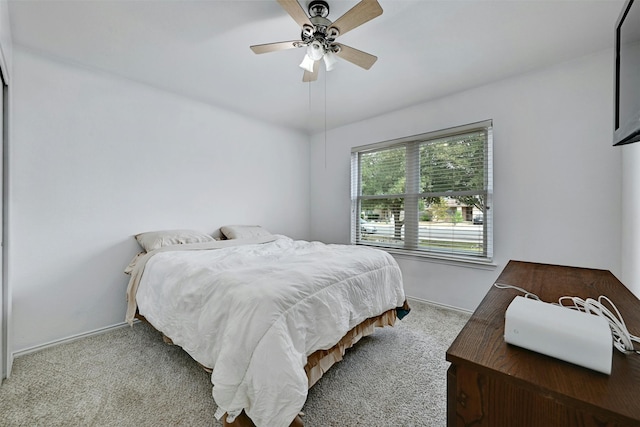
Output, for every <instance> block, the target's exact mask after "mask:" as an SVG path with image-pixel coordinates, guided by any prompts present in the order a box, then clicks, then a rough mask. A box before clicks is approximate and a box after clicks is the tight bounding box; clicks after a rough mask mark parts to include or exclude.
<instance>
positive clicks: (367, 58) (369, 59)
mask: <svg viewBox="0 0 640 427" xmlns="http://www.w3.org/2000/svg"><path fill="white" fill-rule="evenodd" d="M336 44H337V45H338V46H340V51H339V52H337V53H336V55H338V56H339V57H340V58H342V59H344V60H345V61H349V62H351V63H352V64H356V65H357V66H358V67H362V68H364V69H365V70H368V69H369V68H371V66H372V65H373V64H375V62H376V61H377V60H378V57H377V56H373V55H371V54H369V53H367V52H363V51H361V50H358V49H355V48H353V47H350V46H347V45H346V44H342V43H336Z"/></svg>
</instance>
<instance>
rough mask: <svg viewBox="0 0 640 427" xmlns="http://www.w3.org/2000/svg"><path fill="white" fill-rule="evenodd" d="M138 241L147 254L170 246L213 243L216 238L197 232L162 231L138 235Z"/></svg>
mask: <svg viewBox="0 0 640 427" xmlns="http://www.w3.org/2000/svg"><path fill="white" fill-rule="evenodd" d="M136 240H137V241H138V243H139V244H140V246H142V249H144V250H145V251H147V252H151V251H153V250H156V249H159V248H161V247H163V246H169V245H184V244H188V243H203V242H212V241H214V238H213V237H211V236H209V235H208V234H205V233H202V232H200V231H196V230H160V231H148V232H146V233H140V234H136Z"/></svg>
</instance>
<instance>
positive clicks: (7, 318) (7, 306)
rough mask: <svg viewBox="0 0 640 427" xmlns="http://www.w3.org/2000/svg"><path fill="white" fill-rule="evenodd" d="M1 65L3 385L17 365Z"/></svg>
mask: <svg viewBox="0 0 640 427" xmlns="http://www.w3.org/2000/svg"><path fill="white" fill-rule="evenodd" d="M2 59H3V60H2V61H1V64H0V65H1V66H0V85H1V86H2V87H1V88H0V90H2V117H0V120H2V135H0V137H1V138H2V141H0V143H1V144H2V159H1V161H2V183H1V185H0V192H1V193H2V194H1V195H0V200H1V201H2V202H1V203H2V206H0V209H2V223H1V224H0V227H1V228H2V230H0V233H2V234H1V237H0V246H1V247H2V258H1V259H0V263H1V264H0V293H1V294H2V298H0V304H1V307H0V328H1V329H0V385H2V381H3V380H4V379H5V378H9V376H10V375H11V367H12V366H13V354H12V352H11V342H12V341H11V328H10V324H11V307H12V304H11V292H10V289H9V280H8V277H7V263H8V258H7V229H8V227H7V224H8V223H7V215H8V200H7V196H8V194H9V193H8V176H9V174H8V170H9V156H8V152H9V151H8V150H9V83H8V78H7V72H6V66H5V62H4V55H2Z"/></svg>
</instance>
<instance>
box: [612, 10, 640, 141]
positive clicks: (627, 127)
mask: <svg viewBox="0 0 640 427" xmlns="http://www.w3.org/2000/svg"><path fill="white" fill-rule="evenodd" d="M614 90H615V99H614V124H613V145H624V144H630V143H632V142H638V141H640V0H635V1H634V0H627V2H626V3H625V5H624V7H623V9H622V13H621V14H620V17H619V18H618V22H617V23H616V41H615V89H614Z"/></svg>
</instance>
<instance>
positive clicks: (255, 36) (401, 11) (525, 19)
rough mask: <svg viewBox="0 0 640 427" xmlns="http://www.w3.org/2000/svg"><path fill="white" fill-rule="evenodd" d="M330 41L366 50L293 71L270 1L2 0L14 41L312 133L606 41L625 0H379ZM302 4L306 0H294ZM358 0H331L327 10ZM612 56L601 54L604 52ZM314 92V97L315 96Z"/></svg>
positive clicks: (294, 60) (279, 14)
mask: <svg viewBox="0 0 640 427" xmlns="http://www.w3.org/2000/svg"><path fill="white" fill-rule="evenodd" d="M379 2H380V4H381V6H382V8H383V10H384V13H383V14H382V16H380V17H378V18H376V19H374V20H372V21H370V22H368V23H366V24H364V25H362V26H361V27H358V28H356V29H354V30H353V31H351V32H349V33H348V34H345V35H344V36H342V37H340V38H339V39H338V40H339V41H340V42H342V43H344V44H347V45H349V46H352V47H355V48H358V49H360V50H364V51H366V52H368V53H371V54H374V55H376V56H378V58H379V59H378V61H377V62H376V63H375V64H374V66H373V67H372V68H371V69H370V70H368V71H365V70H363V69H361V68H359V67H357V66H355V65H353V64H351V63H348V62H345V61H342V60H340V63H339V65H338V67H337V68H336V69H335V70H334V71H331V72H330V73H325V72H324V70H321V72H320V76H319V79H318V81H316V82H314V83H302V69H300V68H299V67H298V64H299V63H300V61H301V60H302V57H303V56H304V51H303V50H301V49H294V50H288V51H280V52H274V53H268V54H263V55H255V54H254V53H253V52H252V51H251V50H250V49H249V46H250V45H253V44H263V43H270V42H276V41H287V40H296V39H299V35H300V28H299V27H298V25H297V24H296V23H295V22H294V21H293V19H292V18H291V17H290V16H289V15H288V14H287V13H286V12H285V11H284V10H283V9H282V8H281V7H280V5H279V4H278V3H277V2H276V1H275V0H259V1H256V0H254V1H238V0H233V1H219V0H199V1H195V0H118V1H102V0H64V1H56V0H28V1H26V0H10V3H9V10H10V21H11V30H12V37H13V41H14V43H15V44H16V45H18V46H23V47H26V48H29V49H32V50H35V51H38V52H41V53H44V54H47V55H52V56H55V57H58V58H61V59H63V60H66V61H70V62H73V63H75V64H79V65H82V66H87V67H91V68H95V69H99V70H104V71H106V72H109V73H114V74H117V75H119V76H122V77H125V78H128V79H132V80H135V81H138V82H143V83H146V84H149V85H152V86H155V87H157V88H161V89H163V90H168V91H171V92H174V93H178V94H182V95H184V96H187V97H190V98H195V99H198V100H200V101H202V102H205V103H209V104H212V105H215V106H218V107H222V108H225V109H229V110H233V111H236V112H239V113H241V114H243V115H246V116H251V117H255V118H258V119H261V120H265V121H269V122H272V123H275V124H278V125H283V126H286V127H290V128H295V129H299V130H301V131H303V132H307V133H313V132H318V131H320V130H322V129H324V128H325V115H324V112H325V111H326V126H327V128H333V127H338V126H341V125H344V124H348V123H352V122H356V121H359V120H362V119H365V118H369V117H373V116H376V115H379V114H382V113H385V112H389V111H393V110H397V109H400V108H403V107H407V106H410V105H414V104H418V103H421V102H425V101H429V100H432V99H436V98H440V97H443V96H446V95H448V94H451V93H455V92H459V91H462V90H465V89H468V88H472V87H476V86H480V85H483V84H487V83H490V82H492V81H496V80H500V79H504V78H507V77H509V76H513V75H517V74H521V73H524V72H527V71H530V70H533V69H536V68H540V67H544V66H547V65H550V64H553V63H556V62H560V61H565V60H568V59H571V58H575V57H579V56H583V55H586V54H588V53H591V52H596V51H600V50H603V49H607V48H610V47H612V46H613V28H614V25H615V22H616V19H617V18H618V15H619V12H620V10H621V9H622V5H623V3H624V1H623V0H595V1H592V0H549V1H546V0H502V1H497V0H472V1H461V0H442V1H435V0H418V1H404V0H379ZM300 3H301V4H302V5H303V7H304V8H305V10H306V5H307V0H300ZM356 3H357V0H349V1H347V0H329V5H330V7H331V11H330V15H329V19H331V20H332V21H335V20H336V19H337V18H338V17H340V16H341V15H342V14H343V13H344V12H346V11H347V10H348V9H350V8H351V7H352V6H354V5H355V4H356ZM612 61H613V57H612ZM325 93H326V105H325Z"/></svg>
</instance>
